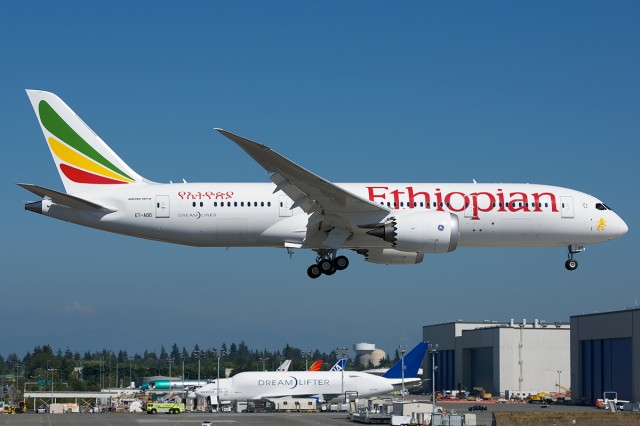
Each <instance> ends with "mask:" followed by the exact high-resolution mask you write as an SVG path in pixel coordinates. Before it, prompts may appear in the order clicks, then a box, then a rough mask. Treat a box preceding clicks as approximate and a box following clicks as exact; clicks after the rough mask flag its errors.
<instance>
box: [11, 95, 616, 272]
mask: <svg viewBox="0 0 640 426" xmlns="http://www.w3.org/2000/svg"><path fill="white" fill-rule="evenodd" d="M27 94H28V96H29V99H30V100H31V103H32V105H33V108H34V110H35V112H36V116H37V118H38V120H39V122H40V125H41V128H42V131H43V133H44V136H45V139H46V141H47V144H48V146H49V149H50V151H51V154H52V156H53V159H54V162H55V164H56V168H57V169H58V172H59V174H60V178H61V179H62V182H63V184H64V187H65V192H61V191H57V190H53V189H49V188H45V187H42V186H38V185H33V184H19V185H20V186H21V187H23V188H25V189H27V190H28V191H31V192H32V193H34V194H36V195H38V196H40V197H42V200H40V201H37V202H32V203H28V204H26V206H25V208H26V209H27V210H30V211H32V212H36V213H40V214H42V215H45V216H50V217H53V218H57V219H61V220H65V221H68V222H71V223H75V224H79V225H83V226H87V227H91V228H96V229H101V230H104V231H109V232H114V233H119V234H124V235H129V236H134V237H139V238H147V239H151V240H157V241H164V242H169V243H175V244H183V245H190V246H202V247H241V246H245V247H248V246H251V247H280V248H286V249H288V250H289V251H292V250H294V249H311V250H313V251H315V252H316V254H317V256H316V261H315V263H313V264H312V265H311V266H309V268H308V269H307V274H308V275H309V276H310V277H311V278H317V277H319V276H320V275H321V274H325V275H332V274H334V273H335V272H336V271H340V270H343V269H345V268H347V267H348V266H349V260H348V258H347V257H346V256H344V255H340V256H339V255H338V254H337V253H338V250H341V249H348V250H353V251H355V252H356V253H358V254H360V255H362V256H364V258H365V259H366V260H367V261H368V262H372V263H381V264H416V263H420V262H422V260H423V259H424V255H425V253H447V252H452V251H454V250H455V249H456V248H457V247H463V246H475V247H500V246H509V247H523V246H565V247H567V256H568V259H567V261H566V262H565V266H566V268H567V269H569V270H574V269H576V268H577V267H578V262H577V261H576V260H575V259H574V255H575V254H576V253H579V252H582V251H584V249H585V248H584V245H585V244H592V243H598V242H604V241H609V240H613V239H615V238H618V237H620V236H622V235H624V234H625V233H626V232H627V230H628V228H627V225H626V224H625V222H624V221H623V220H622V219H621V218H620V217H619V216H618V215H617V214H616V213H615V212H614V211H613V210H611V208H609V207H608V206H607V205H606V204H604V203H603V202H602V201H600V200H599V199H597V198H595V197H593V196H591V195H588V194H585V193H582V192H578V191H575V190H572V189H567V188H561V187H556V186H547V185H534V184H509V183H504V184H503V183H492V184H487V183H475V182H474V183H469V184H465V183H341V184H334V183H331V182H329V181H327V180H326V179H323V178H322V177H320V176H318V175H315V174H313V173H312V172H310V171H308V170H306V169H304V168H302V167H301V166H299V165H297V164H296V163H294V162H292V161H290V160H288V159H286V158H285V157H283V156H282V155H280V154H278V153H277V152H275V151H273V150H272V149H271V148H269V147H267V146H265V145H262V144H259V143H256V142H253V141H250V140H248V139H245V138H242V137H240V136H237V135H235V134H233V133H231V132H228V131H226V130H223V129H216V130H217V131H218V132H220V133H221V134H222V135H224V136H226V137H227V138H229V139H230V140H231V141H233V142H234V143H236V144H237V145H238V146H239V147H240V148H242V149H243V150H244V151H245V152H246V153H247V154H249V155H250V156H251V157H252V158H253V159H254V160H255V161H256V162H257V163H258V164H260V165H261V166H262V167H263V168H264V169H265V170H266V171H267V172H269V173H270V180H271V181H272V183H231V182H229V183H226V182H223V183H221V182H217V183H170V184H160V183H155V182H151V181H149V180H147V179H145V178H143V177H142V176H141V175H139V174H138V173H136V172H135V171H134V170H133V169H132V168H131V167H129V166H128V165H127V164H126V163H125V162H124V161H123V160H122V159H121V158H120V157H119V156H118V155H117V154H116V153H115V152H114V151H113V150H111V148H109V146H107V144H106V143H105V142H104V141H103V140H102V139H100V137H99V136H97V135H96V134H95V133H94V132H93V130H91V128H89V126H88V125H87V124H86V123H85V122H84V121H82V120H81V119H80V118H79V117H78V116H77V115H76V114H75V113H74V112H73V111H72V110H71V108H69V107H68V106H67V105H66V104H65V103H64V102H63V101H62V100H61V99H60V98H58V97H57V96H56V95H54V94H53V93H49V92H44V91H38V90H27Z"/></svg>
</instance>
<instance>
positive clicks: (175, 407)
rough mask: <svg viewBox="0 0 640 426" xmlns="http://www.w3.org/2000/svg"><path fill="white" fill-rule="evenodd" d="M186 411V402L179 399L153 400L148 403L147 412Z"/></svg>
mask: <svg viewBox="0 0 640 426" xmlns="http://www.w3.org/2000/svg"><path fill="white" fill-rule="evenodd" d="M182 412H184V403H183V402H179V401H177V400H169V401H162V402H152V403H149V404H147V414H157V413H169V414H179V413H182Z"/></svg>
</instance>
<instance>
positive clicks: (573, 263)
mask: <svg viewBox="0 0 640 426" xmlns="http://www.w3.org/2000/svg"><path fill="white" fill-rule="evenodd" d="M564 267H565V268H567V270H569V271H575V270H576V269H577V268H578V261H577V260H575V259H569V260H567V261H566V262H564Z"/></svg>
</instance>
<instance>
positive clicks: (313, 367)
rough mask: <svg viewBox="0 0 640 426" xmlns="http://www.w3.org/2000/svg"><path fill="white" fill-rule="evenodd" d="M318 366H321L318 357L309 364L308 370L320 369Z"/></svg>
mask: <svg viewBox="0 0 640 426" xmlns="http://www.w3.org/2000/svg"><path fill="white" fill-rule="evenodd" d="M320 367H322V360H321V359H318V360H316V361H314V362H313V364H311V365H310V366H309V370H308V371H320Z"/></svg>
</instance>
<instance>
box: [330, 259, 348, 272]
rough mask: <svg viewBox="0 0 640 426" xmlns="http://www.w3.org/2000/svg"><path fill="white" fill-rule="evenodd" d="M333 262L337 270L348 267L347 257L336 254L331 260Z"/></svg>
mask: <svg viewBox="0 0 640 426" xmlns="http://www.w3.org/2000/svg"><path fill="white" fill-rule="evenodd" d="M333 264H334V265H336V269H337V270H338V271H342V270H344V269H347V268H348V267H349V259H347V257H346V256H338V257H336V258H335V259H334V260H333Z"/></svg>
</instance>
